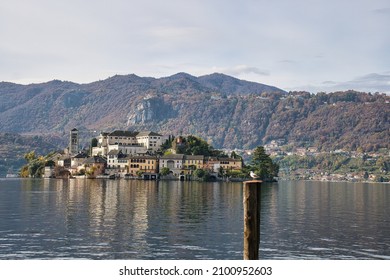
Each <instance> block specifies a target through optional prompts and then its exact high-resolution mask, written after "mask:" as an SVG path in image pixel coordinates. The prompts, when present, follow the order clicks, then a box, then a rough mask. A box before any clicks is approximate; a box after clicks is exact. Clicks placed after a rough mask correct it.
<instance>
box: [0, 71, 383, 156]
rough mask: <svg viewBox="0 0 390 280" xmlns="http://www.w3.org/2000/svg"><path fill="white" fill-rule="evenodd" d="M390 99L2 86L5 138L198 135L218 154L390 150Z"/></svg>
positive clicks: (219, 77)
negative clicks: (123, 132)
mask: <svg viewBox="0 0 390 280" xmlns="http://www.w3.org/2000/svg"><path fill="white" fill-rule="evenodd" d="M389 102H390V97H389V96H386V95H385V94H378V93H377V94H371V93H360V92H354V91H347V92H336V93H329V94H325V93H318V94H310V93H307V92H290V93H287V92H285V91H283V90H281V89H278V88H276V87H271V86H267V85H263V84H258V83H253V82H246V81H243V80H238V79H235V78H233V77H229V76H226V75H223V74H212V75H208V76H202V77H194V76H191V75H188V74H185V73H179V74H176V75H174V76H171V77H166V78H160V79H155V78H142V77H138V76H136V75H127V76H114V77H112V78H109V79H107V80H103V81H98V82H94V83H90V84H75V83H71V82H62V81H51V82H48V83H44V84H32V85H17V84H11V83H0V119H1V122H0V131H2V132H17V133H29V134H37V135H40V134H41V133H45V134H46V135H50V134H52V135H62V136H63V137H64V139H67V135H68V132H69V130H70V129H72V128H74V127H77V128H78V129H79V130H80V133H84V132H88V133H91V131H97V132H99V131H110V130H113V129H130V130H143V129H149V130H154V131H158V132H161V133H163V134H173V135H180V134H183V135H188V134H194V135H197V136H200V137H202V138H204V139H206V140H207V141H208V142H209V143H211V144H212V145H213V146H214V147H215V148H248V149H250V148H254V147H257V146H259V145H263V144H266V143H268V142H269V141H271V140H274V139H283V140H284V141H285V142H286V143H291V144H293V145H295V146H300V145H312V146H317V147H318V148H319V149H320V150H329V149H339V148H342V149H347V150H354V149H357V148H358V147H361V148H363V149H364V150H367V151H370V150H375V149H378V148H381V147H382V148H389V143H390V124H389V113H390V104H389Z"/></svg>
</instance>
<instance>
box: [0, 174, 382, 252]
mask: <svg viewBox="0 0 390 280" xmlns="http://www.w3.org/2000/svg"><path fill="white" fill-rule="evenodd" d="M261 192H262V201H261V233H260V234H261V238H260V258H262V259H389V258H390V249H389V247H390V246H389V245H390V236H389V235H388V233H389V232H390V185H385V184H351V183H329V182H280V183H279V184H270V185H267V184H264V185H263V186H262V190H261ZM242 215H243V209H242V184H241V183H197V182H176V181H174V182H167V181H164V182H156V181H132V180H129V181H127V180H77V179H75V180H40V179H28V180H0V221H1V223H0V258H1V259H30V258H35V259H37V258H38V259H54V258H59V259H67V258H78V259H81V258H86V259H242V248H243V244H242V242H243V217H242Z"/></svg>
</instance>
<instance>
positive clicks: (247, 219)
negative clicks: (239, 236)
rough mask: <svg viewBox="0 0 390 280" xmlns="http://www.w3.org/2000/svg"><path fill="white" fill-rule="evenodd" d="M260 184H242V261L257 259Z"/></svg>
mask: <svg viewBox="0 0 390 280" xmlns="http://www.w3.org/2000/svg"><path fill="white" fill-rule="evenodd" d="M261 183H262V181H259V180H254V181H246V182H244V190H243V203H244V260H258V259H259V245H260V193H261V189H260V188H261Z"/></svg>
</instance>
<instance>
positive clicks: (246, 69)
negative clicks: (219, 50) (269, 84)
mask: <svg viewBox="0 0 390 280" xmlns="http://www.w3.org/2000/svg"><path fill="white" fill-rule="evenodd" d="M213 71H214V72H222V73H225V74H228V75H232V76H241V75H247V74H256V75H260V76H269V75H270V73H269V71H267V70H264V69H260V68H257V67H253V66H248V65H236V66H233V67H227V68H219V67H213Z"/></svg>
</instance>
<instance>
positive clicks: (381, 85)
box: [291, 72, 390, 94]
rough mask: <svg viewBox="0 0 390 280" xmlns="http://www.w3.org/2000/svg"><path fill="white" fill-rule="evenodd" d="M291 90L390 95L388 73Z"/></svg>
mask: <svg viewBox="0 0 390 280" xmlns="http://www.w3.org/2000/svg"><path fill="white" fill-rule="evenodd" d="M291 90H308V91H311V92H334V91H345V90H356V91H362V92H380V93H387V94H389V93H390V73H389V72H385V73H382V74H378V73H369V74H366V75H363V76H359V77H356V78H354V79H352V80H349V81H344V82H336V81H324V82H322V83H321V84H319V85H307V86H301V87H299V88H297V87H296V88H294V89H291Z"/></svg>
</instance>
